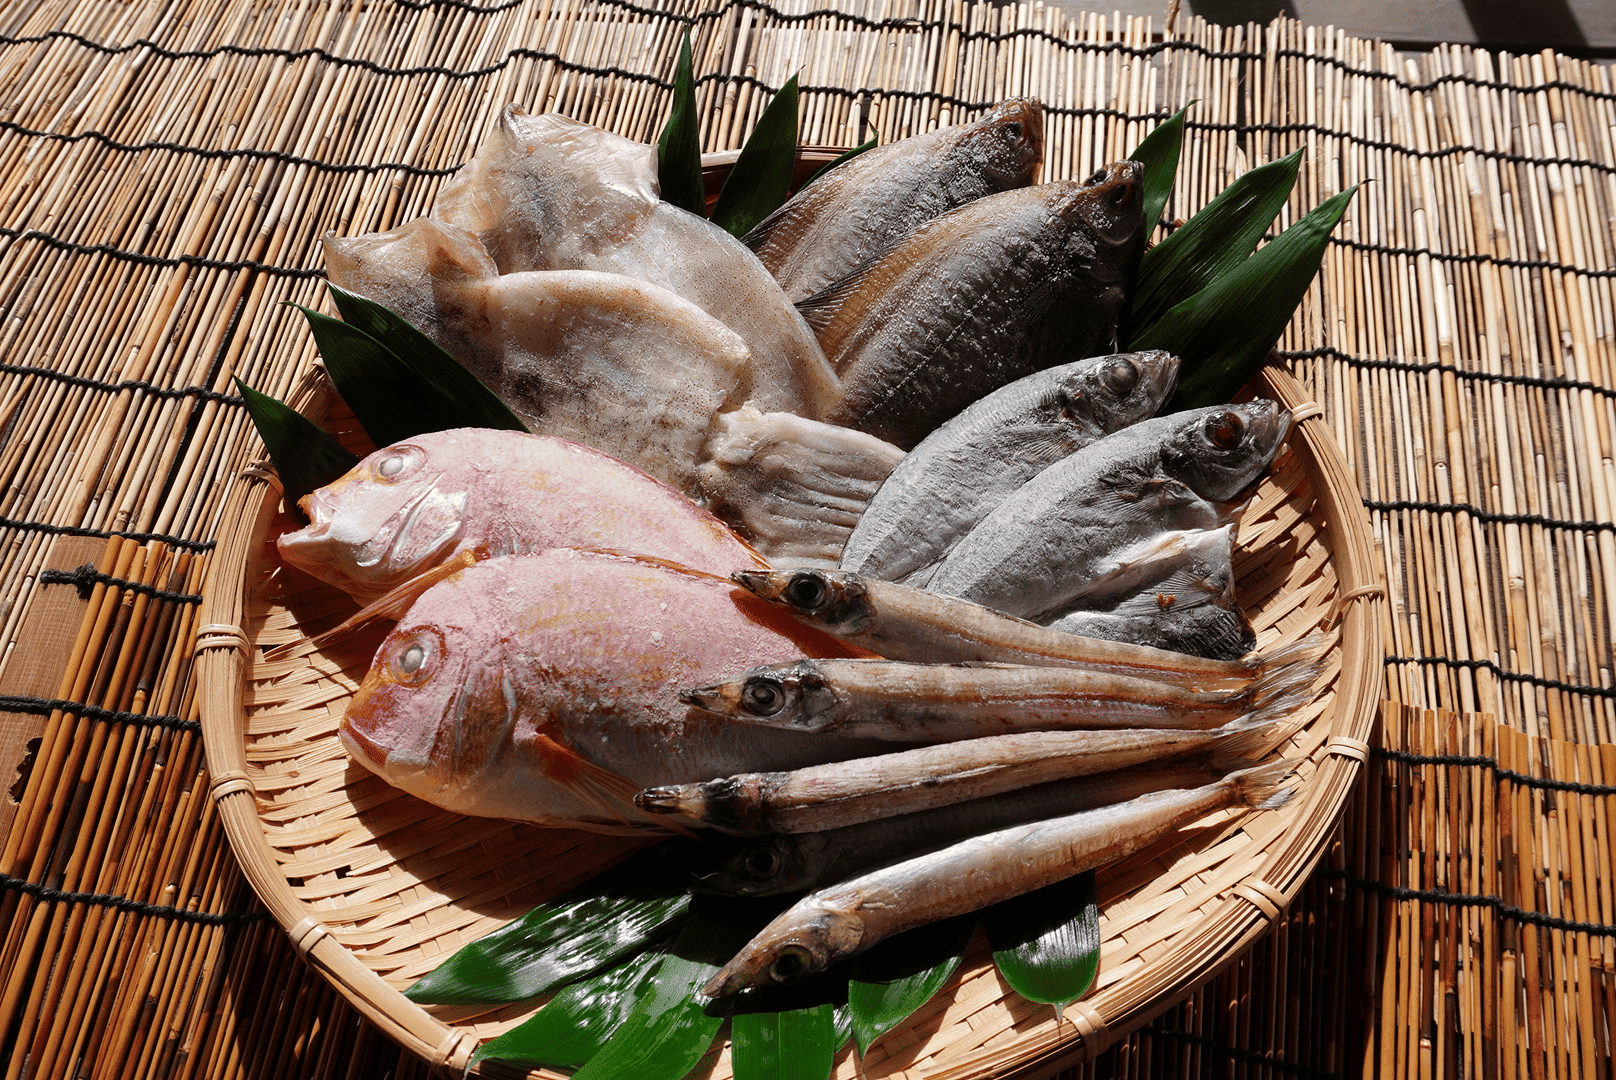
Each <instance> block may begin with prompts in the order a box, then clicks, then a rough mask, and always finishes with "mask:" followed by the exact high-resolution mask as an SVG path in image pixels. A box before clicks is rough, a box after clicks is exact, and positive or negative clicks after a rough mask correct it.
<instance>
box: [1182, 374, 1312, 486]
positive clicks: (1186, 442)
mask: <svg viewBox="0 0 1616 1080" xmlns="http://www.w3.org/2000/svg"><path fill="white" fill-rule="evenodd" d="M1173 419H1175V420H1177V421H1178V423H1177V425H1176V427H1175V429H1174V431H1173V433H1172V434H1171V435H1170V436H1169V437H1168V438H1167V439H1165V440H1163V442H1162V449H1161V463H1162V468H1163V469H1164V470H1165V471H1166V473H1167V474H1168V475H1169V476H1172V477H1173V478H1174V479H1176V480H1179V481H1181V482H1182V483H1184V484H1186V485H1188V486H1189V487H1190V488H1191V489H1192V490H1193V491H1194V492H1195V493H1196V494H1197V495H1199V496H1200V497H1201V498H1203V499H1205V500H1207V501H1208V502H1212V503H1234V502H1239V501H1241V500H1242V497H1243V496H1244V495H1245V494H1246V492H1247V491H1248V490H1249V489H1250V488H1251V486H1252V485H1253V484H1255V483H1256V482H1257V480H1258V479H1259V478H1260V477H1261V476H1262V475H1263V473H1264V472H1266V471H1267V469H1268V466H1269V465H1270V464H1272V462H1273V460H1274V456H1275V455H1276V454H1278V453H1279V448H1280V446H1281V445H1282V444H1283V443H1284V442H1285V436H1286V435H1288V434H1289V433H1290V429H1291V413H1290V410H1289V409H1286V408H1284V407H1283V406H1281V405H1280V404H1279V403H1278V402H1275V401H1269V400H1268V399H1266V398H1258V399H1257V400H1255V401H1248V402H1244V403H1241V404H1238V405H1214V406H1211V407H1209V408H1204V409H1192V410H1190V411H1188V412H1184V413H1180V414H1178V416H1177V417H1175V418H1173Z"/></svg>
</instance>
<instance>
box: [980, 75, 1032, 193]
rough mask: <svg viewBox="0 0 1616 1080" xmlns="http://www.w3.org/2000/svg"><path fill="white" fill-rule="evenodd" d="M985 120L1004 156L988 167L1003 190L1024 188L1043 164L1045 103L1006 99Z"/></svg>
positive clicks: (1027, 99) (1027, 98) (1024, 99)
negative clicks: (995, 133)
mask: <svg viewBox="0 0 1616 1080" xmlns="http://www.w3.org/2000/svg"><path fill="white" fill-rule="evenodd" d="M983 119H984V121H986V122H987V123H988V124H989V125H990V126H992V127H993V128H994V129H995V130H996V131H997V132H998V134H999V137H1000V138H1001V139H1002V140H1003V144H1004V146H1005V148H1006V153H1005V156H1004V157H1003V158H1002V159H1000V160H997V161H993V162H990V163H989V164H988V165H987V168H988V171H989V172H990V173H991V174H992V175H993V178H994V180H995V181H996V182H997V183H998V185H999V186H1000V187H1001V188H1003V189H1009V188H1015V187H1023V186H1025V185H1027V184H1031V183H1033V182H1034V180H1035V179H1036V177H1037V174H1038V170H1039V167H1040V166H1041V165H1042V164H1043V161H1044V104H1043V102H1041V101H1039V100H1038V99H1037V98H1030V97H1021V98H1006V99H1005V100H1004V101H1001V102H999V104H997V105H995V106H994V107H993V109H992V111H990V112H989V113H988V114H987V116H985V117H984V118H983Z"/></svg>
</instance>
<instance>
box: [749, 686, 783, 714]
mask: <svg viewBox="0 0 1616 1080" xmlns="http://www.w3.org/2000/svg"><path fill="white" fill-rule="evenodd" d="M785 706H786V692H785V688H784V687H782V686H781V685H780V684H779V683H777V682H775V681H774V680H773V679H763V678H757V679H748V680H746V685H745V686H744V687H742V688H741V707H742V708H743V709H745V710H746V711H747V712H749V713H751V714H752V715H753V716H773V715H774V714H775V713H777V712H779V711H780V710H781V709H783V708H785Z"/></svg>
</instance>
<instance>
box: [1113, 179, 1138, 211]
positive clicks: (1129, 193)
mask: <svg viewBox="0 0 1616 1080" xmlns="http://www.w3.org/2000/svg"><path fill="white" fill-rule="evenodd" d="M1132 197H1133V185H1132V184H1118V185H1117V186H1116V187H1114V188H1112V189H1111V196H1110V198H1111V205H1112V206H1123V205H1126V204H1127V202H1128V200H1129V199H1131V198H1132Z"/></svg>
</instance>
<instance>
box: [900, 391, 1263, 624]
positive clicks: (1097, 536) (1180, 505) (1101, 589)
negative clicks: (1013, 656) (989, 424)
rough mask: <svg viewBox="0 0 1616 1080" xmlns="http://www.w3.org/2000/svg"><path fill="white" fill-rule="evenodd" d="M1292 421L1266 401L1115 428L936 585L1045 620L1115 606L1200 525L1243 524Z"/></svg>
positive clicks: (1058, 467) (968, 541)
mask: <svg viewBox="0 0 1616 1080" xmlns="http://www.w3.org/2000/svg"><path fill="white" fill-rule="evenodd" d="M1290 419H1291V414H1290V412H1289V411H1287V410H1286V409H1284V408H1281V407H1280V406H1279V405H1277V404H1275V403H1274V402H1272V401H1267V400H1258V401H1252V402H1246V403H1244V404H1240V405H1217V406H1213V407H1211V408H1207V409H1196V410H1191V411H1189V412H1184V413H1177V414H1175V415H1173V416H1164V417H1158V418H1157V419H1155V420H1146V421H1144V422H1142V423H1138V424H1135V425H1133V426H1132V427H1128V428H1123V429H1122V430H1121V431H1119V432H1116V433H1115V434H1112V435H1107V436H1106V437H1105V438H1103V439H1101V440H1100V441H1099V442H1096V443H1094V444H1093V445H1091V446H1090V447H1089V448H1088V449H1087V450H1085V451H1084V452H1083V453H1082V454H1078V455H1074V456H1072V457H1069V458H1066V459H1065V460H1064V461H1060V462H1057V463H1056V464H1054V465H1051V466H1050V467H1049V468H1047V469H1045V470H1044V471H1043V472H1041V473H1039V474H1038V475H1037V476H1035V477H1033V478H1032V479H1031V480H1029V481H1027V483H1025V484H1023V485H1022V486H1021V488H1019V489H1018V490H1017V491H1016V493H1015V494H1014V495H1012V496H1011V497H1010V498H1008V499H1006V500H1005V501H1004V502H1003V503H1001V504H1000V505H999V507H998V509H996V510H994V511H993V512H992V513H991V514H989V515H988V516H987V517H985V518H983V519H982V522H981V523H980V524H979V525H977V527H976V528H974V529H972V530H971V531H970V532H969V533H967V534H966V536H965V538H964V539H963V540H961V541H960V542H959V543H958V544H957V545H956V546H955V547H954V549H953V550H952V551H950V552H949V553H948V556H947V557H946V558H945V559H944V560H943V562H942V565H941V566H939V567H938V568H937V573H936V574H935V575H934V576H933V577H932V579H931V582H930V583H929V585H928V588H930V589H931V590H932V591H934V592H939V593H943V594H944V595H947V596H958V597H961V598H962V599H966V600H974V601H975V602H977V603H979V604H983V605H986V606H987V607H991V608H994V609H995V610H998V611H1002V612H1004V613H1006V614H1008V615H1015V616H1018V617H1020V618H1024V619H1031V620H1033V621H1034V622H1047V621H1049V620H1050V619H1053V618H1057V617H1059V616H1060V615H1062V614H1064V613H1065V612H1067V611H1070V610H1072V609H1073V608H1076V607H1090V608H1101V607H1104V606H1105V605H1106V604H1107V603H1109V602H1115V601H1116V600H1119V599H1121V598H1122V597H1125V596H1127V595H1129V594H1131V593H1133V592H1135V591H1137V590H1138V589H1139V588H1141V587H1142V586H1144V585H1146V584H1148V583H1149V582H1150V581H1152V580H1154V579H1156V578H1157V577H1159V576H1160V574H1161V568H1162V567H1164V566H1166V567H1170V566H1173V565H1176V564H1177V563H1179V562H1182V561H1183V559H1184V557H1185V552H1186V549H1187V548H1188V547H1189V546H1190V545H1191V544H1192V543H1193V542H1194V540H1195V536H1196V534H1197V533H1198V531H1199V530H1202V529H1216V528H1221V527H1223V526H1224V525H1227V524H1229V523H1230V522H1231V521H1233V520H1234V517H1235V514H1236V513H1237V512H1238V510H1239V508H1240V506H1241V504H1242V502H1243V499H1244V495H1245V493H1247V492H1248V491H1249V490H1250V489H1251V488H1252V486H1253V485H1254V484H1255V483H1256V481H1257V479H1258V478H1259V477H1260V476H1261V475H1262V473H1263V471H1264V470H1266V469H1267V468H1268V465H1269V463H1270V462H1271V461H1273V459H1274V455H1275V454H1277V453H1278V452H1279V447H1280V444H1281V443H1282V442H1283V441H1284V438H1285V435H1286V433H1287V432H1288V431H1289V430H1290Z"/></svg>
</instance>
